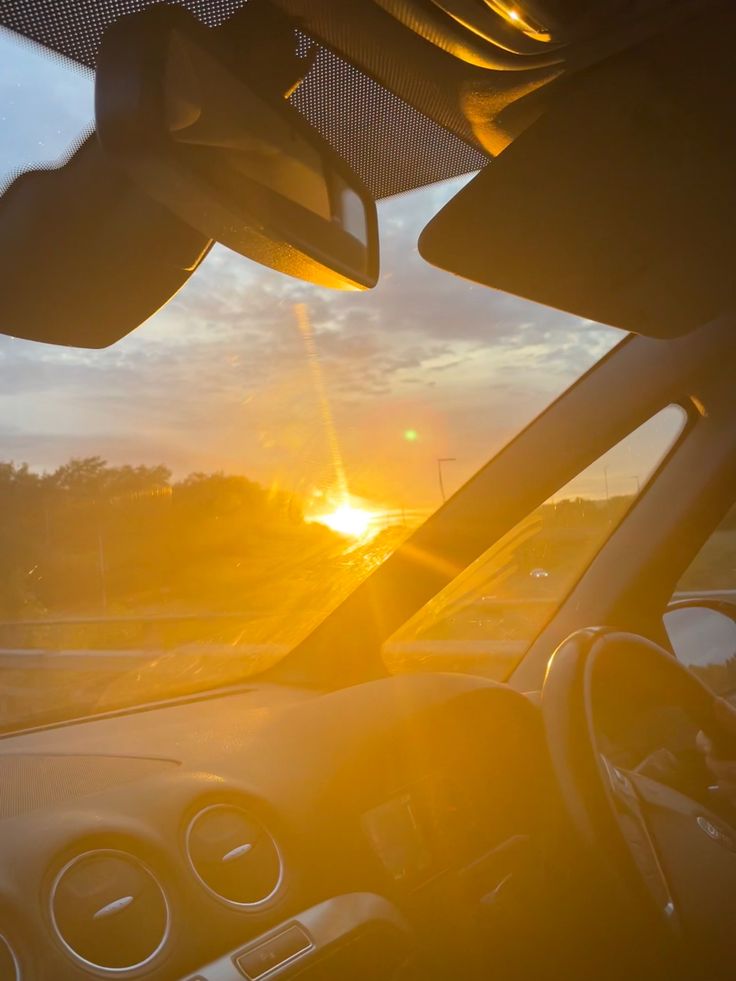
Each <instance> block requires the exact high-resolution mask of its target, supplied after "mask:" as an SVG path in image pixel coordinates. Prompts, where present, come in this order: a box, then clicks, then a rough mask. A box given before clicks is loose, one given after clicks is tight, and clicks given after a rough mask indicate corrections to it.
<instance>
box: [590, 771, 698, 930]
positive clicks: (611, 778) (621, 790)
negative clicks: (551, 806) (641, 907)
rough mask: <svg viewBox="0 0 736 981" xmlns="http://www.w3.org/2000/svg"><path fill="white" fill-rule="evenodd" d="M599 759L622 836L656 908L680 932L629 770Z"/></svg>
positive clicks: (669, 893)
mask: <svg viewBox="0 0 736 981" xmlns="http://www.w3.org/2000/svg"><path fill="white" fill-rule="evenodd" d="M600 758H601V762H602V763H603V767H604V769H605V771H606V773H607V775H608V782H609V787H610V790H611V793H612V796H613V798H614V801H615V810H616V818H617V820H618V824H619V827H620V829H621V834H622V835H623V837H624V839H625V841H626V844H627V845H628V848H629V851H630V852H631V857H632V858H633V860H634V862H635V863H636V866H637V869H638V870H639V872H640V874H641V877H642V879H643V880H644V883H645V885H646V886H647V888H648V890H649V892H650V893H651V896H652V899H653V900H654V903H655V905H656V906H657V908H658V909H660V910H661V911H662V916H663V917H664V920H665V922H666V923H667V924H668V925H669V926H670V927H671V928H672V929H679V923H678V918H677V908H676V906H675V900H674V898H673V895H672V890H671V888H670V884H669V882H668V880H667V876H666V875H665V872H664V869H663V868H662V863H661V861H660V858H659V855H658V853H657V847H656V844H655V842H654V839H653V837H652V833H651V831H650V829H649V825H648V824H647V820H646V817H645V816H644V810H643V807H642V801H641V798H640V797H639V794H638V793H637V790H636V787H635V785H634V783H633V781H632V778H631V776H630V774H629V773H628V772H627V771H626V770H624V769H622V768H621V767H619V766H616V765H615V764H614V763H612V762H611V760H609V759H608V757H606V756H605V755H604V754H603V753H601V754H600Z"/></svg>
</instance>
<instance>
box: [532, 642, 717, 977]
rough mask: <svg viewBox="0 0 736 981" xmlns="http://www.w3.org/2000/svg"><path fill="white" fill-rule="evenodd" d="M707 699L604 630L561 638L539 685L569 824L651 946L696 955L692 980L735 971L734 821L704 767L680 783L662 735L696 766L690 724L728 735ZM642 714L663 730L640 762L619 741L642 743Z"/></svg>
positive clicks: (649, 652)
mask: <svg viewBox="0 0 736 981" xmlns="http://www.w3.org/2000/svg"><path fill="white" fill-rule="evenodd" d="M713 706H714V696H713V694H712V693H711V692H710V690H709V689H708V688H706V687H705V685H704V684H703V683H702V682H701V681H700V680H699V679H698V678H697V677H696V676H695V675H694V674H692V673H691V672H690V671H688V670H687V668H685V667H683V666H682V665H681V664H679V663H678V662H677V661H676V660H675V659H674V658H673V657H672V656H671V655H670V654H669V653H668V652H667V651H665V650H663V649H662V648H660V647H658V646H657V645H656V644H653V643H652V642H650V641H648V640H646V639H644V638H643V637H639V636H637V635H635V634H628V633H622V632H620V631H614V630H611V629H606V628H591V629H588V630H582V631H579V632H577V633H574V634H572V635H571V636H570V637H569V638H568V639H567V640H566V641H564V642H563V643H562V644H561V645H560V647H559V648H558V649H557V650H556V651H555V653H554V655H553V657H552V659H551V661H550V664H549V667H548V671H547V676H546V678H545V682H544V687H543V689H542V713H543V718H544V725H545V729H546V733H547V741H548V745H549V750H550V754H551V759H552V766H553V769H554V772H555V776H556V778H557V782H558V785H559V788H560V791H561V793H562V797H563V803H564V804H565V806H566V809H567V812H568V814H569V817H570V818H571V819H572V822H573V826H574V831H575V832H576V833H577V835H578V837H579V838H582V839H583V841H584V842H585V843H586V844H587V845H588V846H589V852H590V854H592V855H595V856H599V857H602V859H603V864H604V865H607V867H608V870H609V872H613V873H614V878H612V879H611V881H614V879H615V880H617V881H618V882H619V883H623V885H624V891H623V894H624V896H626V897H628V898H627V900H626V903H627V904H628V905H629V907H631V911H632V912H633V914H634V915H635V916H636V917H638V918H640V919H644V920H646V922H647V924H648V929H653V930H654V931H655V933H656V934H657V943H658V944H659V945H660V948H659V949H661V950H663V951H664V950H665V949H667V948H668V949H669V951H670V953H672V952H673V951H677V953H676V955H675V957H676V959H678V958H684V959H687V960H688V961H692V963H693V965H697V968H696V973H695V974H694V975H693V976H695V977H698V978H713V977H719V976H724V977H725V976H728V977H732V976H733V973H734V970H736V827H734V822H733V820H732V818H730V817H729V812H728V808H727V806H726V805H724V806H719V805H717V804H715V803H714V799H713V788H708V786H707V784H708V782H709V781H708V780H707V777H706V771H705V767H704V766H703V767H702V768H701V769H702V772H701V777H702V779H701V781H700V783H699V782H698V780H692V779H690V780H689V781H687V780H685V781H683V780H679V781H678V780H677V779H676V776H677V765H676V764H677V757H678V756H679V753H678V752H677V751H676V752H671V751H670V749H669V748H665V747H663V746H662V742H664V743H665V744H668V743H670V744H671V742H672V740H673V738H674V742H675V743H678V741H679V748H682V747H685V746H688V745H689V746H690V762H691V764H693V765H694V767H695V769H697V767H699V766H700V762H699V760H698V759H697V754H696V751H695V745H694V744H695V735H696V733H697V731H698V730H699V729H702V730H704V731H705V732H706V733H708V735H710V736H712V738H714V739H715V740H716V741H719V740H721V744H723V740H724V739H725V738H726V734H725V733H723V732H719V731H718V724H717V719H716V716H715V714H714V711H713ZM645 719H648V720H649V723H648V725H649V728H650V729H651V728H654V729H655V730H656V731H657V733H658V734H659V735H660V736H661V735H662V732H664V731H666V732H667V734H668V736H667V738H666V739H665V740H660V742H659V744H658V746H657V748H656V749H655V751H654V752H653V753H647V754H646V755H645V759H644V761H640V760H638V757H637V754H636V753H635V752H631V747H630V745H629V747H628V749H626V748H624V749H622V748H621V743H622V742H623V743H625V742H626V737H627V735H632V734H631V733H628V732H627V730H629V729H632V730H636V733H635V734H633V741H634V742H636V740H637V739H638V740H639V744H640V743H641V741H642V726H641V725H640V723H641V721H642V720H645ZM643 728H644V729H646V728H647V726H646V725H644V727H643ZM674 730H676V732H675V733H674V736H673V731H674ZM647 739H648V740H649V742H650V743H651V739H652V733H651V732H649V733H648V735H647V736H646V738H645V739H644V741H645V742H646V741H647ZM731 739H733V737H731ZM639 748H640V745H639ZM733 752H734V756H733V758H734V759H736V747H734V748H733ZM684 755H685V756H687V752H686V751H685V753H684ZM729 758H730V756H729ZM692 769H693V768H692V766H691V775H692ZM673 775H674V777H675V778H674V779H673ZM711 782H712V781H711ZM683 783H684V784H685V787H684V789H683V786H682V785H683ZM732 813H733V812H732ZM632 900H634V901H635V904H634V905H633V906H632ZM680 967H681V968H682V967H683V964H682V963H680Z"/></svg>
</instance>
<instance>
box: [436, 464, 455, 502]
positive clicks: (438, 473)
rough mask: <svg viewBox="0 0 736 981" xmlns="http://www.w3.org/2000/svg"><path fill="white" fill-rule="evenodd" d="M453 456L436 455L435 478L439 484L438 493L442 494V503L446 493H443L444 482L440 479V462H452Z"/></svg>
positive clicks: (445, 498)
mask: <svg viewBox="0 0 736 981" xmlns="http://www.w3.org/2000/svg"><path fill="white" fill-rule="evenodd" d="M454 462H455V457H454V456H438V457H437V480H438V482H439V485H440V494H441V495H442V503H443V504H444V503H445V501H446V500H447V495H446V494H445V482H444V480H443V479H442V464H443V463H454Z"/></svg>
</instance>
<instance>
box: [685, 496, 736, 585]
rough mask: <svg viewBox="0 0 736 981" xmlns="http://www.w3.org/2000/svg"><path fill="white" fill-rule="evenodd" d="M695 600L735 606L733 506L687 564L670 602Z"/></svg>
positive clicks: (735, 516) (735, 521)
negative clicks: (716, 599)
mask: <svg viewBox="0 0 736 981" xmlns="http://www.w3.org/2000/svg"><path fill="white" fill-rule="evenodd" d="M695 596H697V597H708V598H709V599H714V598H717V597H723V598H725V599H727V600H729V601H730V602H732V603H736V504H734V506H733V507H732V508H731V510H730V511H729V512H728V514H727V515H726V517H725V518H724V519H723V521H722V522H721V523H720V525H719V526H718V527H717V528H716V530H715V531H714V532H713V534H712V535H711V536H710V538H709V539H708V540H707V541H706V543H705V544H704V545H703V547H702V548H701V549H700V551H699V552H698V554H697V555H696V556H695V558H694V559H693V561H692V562H691V563H690V565H689V566H688V568H687V570H686V571H685V573H684V575H683V576H682V578H681V579H680V581H679V582H678V584H677V587H676V589H675V594H674V596H673V597H672V598H673V599H684V598H686V597H688V598H692V597H695Z"/></svg>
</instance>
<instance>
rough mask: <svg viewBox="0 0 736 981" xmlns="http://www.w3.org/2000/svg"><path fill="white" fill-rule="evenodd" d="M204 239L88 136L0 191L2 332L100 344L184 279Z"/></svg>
mask: <svg viewBox="0 0 736 981" xmlns="http://www.w3.org/2000/svg"><path fill="white" fill-rule="evenodd" d="M210 245H211V242H210V240H209V239H207V238H205V237H204V236H203V235H201V234H200V233H199V232H196V231H194V229H192V228H190V227H189V226H188V225H186V224H185V223H184V222H183V221H181V220H180V219H178V218H177V217H175V216H174V215H173V214H171V213H170V212H169V211H167V210H166V209H165V208H164V207H163V206H162V205H160V204H158V203H157V202H155V201H153V200H152V199H151V198H149V197H147V196H146V195H145V194H144V193H143V192H141V191H139V190H138V189H137V188H136V187H135V186H134V185H133V184H132V183H131V182H130V181H129V180H128V179H127V178H126V177H124V176H123V175H122V174H120V173H118V172H117V171H115V170H114V169H113V168H112V167H111V166H110V165H109V164H108V163H107V161H106V159H105V158H104V156H103V154H102V151H101V150H100V148H99V146H98V144H97V139H96V137H95V136H91V137H89V138H88V139H87V140H86V141H85V142H84V143H83V144H82V146H81V147H80V148H79V149H78V150H77V151H76V153H74V155H73V156H72V157H71V158H70V159H69V160H68V161H67V163H66V164H64V165H63V166H62V167H59V168H57V169H55V170H36V171H28V172H26V173H24V174H21V175H20V176H19V177H17V178H16V179H15V180H14V181H13V183H12V184H11V185H10V186H9V187H8V189H7V190H6V191H5V193H4V194H3V195H2V197H0V332H1V333H3V334H10V335H12V336H14V337H22V338H25V339H27V340H33V341H44V342H46V343H48V344H63V345H67V346H70V347H86V348H101V347H106V346H107V345H109V344H112V343H113V342H114V341H117V340H118V339H119V338H121V337H123V336H124V335H125V334H128V333H129V332H130V331H132V330H134V329H135V328H136V327H138V326H139V324H141V323H143V321H144V320H147V319H148V317H150V316H151V315H152V314H154V313H155V312H156V311H157V310H158V309H159V308H160V307H161V306H163V305H164V303H166V302H167V301H168V300H169V299H171V297H172V296H173V295H174V294H175V293H176V292H177V290H179V289H180V288H181V286H183V284H184V283H185V282H186V281H187V279H188V278H189V277H190V276H191V274H192V272H193V270H194V269H196V267H197V265H198V264H199V262H200V261H201V259H202V258H203V256H204V255H205V254H206V252H207V250H208V248H209V246H210Z"/></svg>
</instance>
